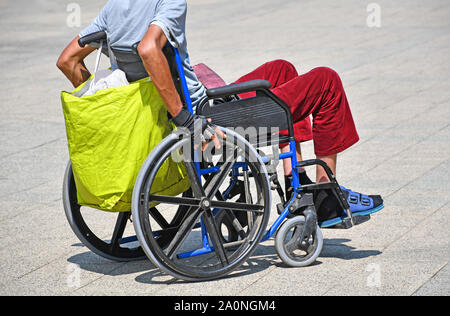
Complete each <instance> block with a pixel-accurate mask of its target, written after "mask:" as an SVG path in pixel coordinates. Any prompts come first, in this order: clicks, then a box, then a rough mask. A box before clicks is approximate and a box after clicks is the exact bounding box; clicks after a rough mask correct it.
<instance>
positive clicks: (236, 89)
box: [206, 80, 272, 98]
mask: <svg viewBox="0 0 450 316" xmlns="http://www.w3.org/2000/svg"><path fill="white" fill-rule="evenodd" d="M271 86H272V85H271V83H270V82H269V81H267V80H252V81H247V82H242V83H236V84H231V85H228V86H224V87H219V88H214V89H209V90H206V94H207V95H208V97H210V98H223V97H227V96H230V95H235V94H241V93H246V92H252V91H256V90H269V89H270V88H271Z"/></svg>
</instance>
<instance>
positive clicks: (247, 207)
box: [211, 201, 264, 214]
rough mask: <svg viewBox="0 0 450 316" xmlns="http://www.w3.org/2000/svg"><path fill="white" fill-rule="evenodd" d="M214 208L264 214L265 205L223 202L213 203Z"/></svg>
mask: <svg viewBox="0 0 450 316" xmlns="http://www.w3.org/2000/svg"><path fill="white" fill-rule="evenodd" d="M211 207H212V208H221V209H228V210H234V211H243V212H254V213H261V214H262V213H264V206H263V205H259V204H256V205H252V204H246V203H239V202H223V201H211Z"/></svg>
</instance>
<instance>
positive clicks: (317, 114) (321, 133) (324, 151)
mask: <svg viewBox="0 0 450 316" xmlns="http://www.w3.org/2000/svg"><path fill="white" fill-rule="evenodd" d="M272 91H273V92H274V93H275V94H276V95H277V96H278V97H280V98H281V99H282V100H283V101H285V102H286V104H288V105H289V107H290V108H291V111H292V114H293V118H294V122H298V121H301V120H303V119H304V118H305V117H308V116H309V115H310V114H312V116H313V139H314V151H315V153H316V156H317V158H318V159H322V160H324V161H325V162H326V163H327V164H329V166H330V168H331V170H332V171H333V173H336V162H337V154H338V153H339V152H342V151H344V150H345V149H347V148H349V147H350V146H352V145H353V144H355V143H356V142H357V141H358V140H359V137H358V134H357V132H356V128H355V124H354V121H353V117H352V114H351V111H350V107H349V104H348V101H347V97H346V95H345V91H344V88H343V86H342V82H341V80H340V78H339V76H338V74H337V73H336V72H335V71H333V70H331V69H329V68H324V67H322V68H316V69H313V70H312V71H310V72H308V73H306V74H304V75H301V76H298V77H296V78H294V79H292V80H291V81H289V82H286V83H285V84H283V85H281V86H278V87H276V88H275V89H272ZM316 180H317V181H318V182H323V181H328V177H327V176H326V174H325V172H324V170H323V169H322V168H321V167H319V168H318V169H317V175H316Z"/></svg>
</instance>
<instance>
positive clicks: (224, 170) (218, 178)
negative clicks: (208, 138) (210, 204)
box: [205, 150, 239, 199]
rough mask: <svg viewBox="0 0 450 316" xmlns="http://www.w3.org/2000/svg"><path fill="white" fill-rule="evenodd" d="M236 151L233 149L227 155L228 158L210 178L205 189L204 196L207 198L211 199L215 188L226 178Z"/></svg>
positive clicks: (215, 190) (217, 188)
mask: <svg viewBox="0 0 450 316" xmlns="http://www.w3.org/2000/svg"><path fill="white" fill-rule="evenodd" d="M237 152H238V151H237V150H235V151H234V153H233V155H229V157H228V159H227V160H226V161H225V162H224V163H223V164H222V166H221V167H220V170H219V172H217V173H216V174H215V175H214V176H213V177H212V178H211V180H210V182H209V184H208V185H207V187H206V189H205V192H206V196H207V197H208V198H209V199H211V198H212V197H213V196H214V195H215V194H216V192H217V190H219V188H220V186H221V185H222V183H223V182H224V181H225V179H226V178H227V175H228V173H229V172H230V171H231V168H233V165H234V160H235V157H237V156H239V155H238V154H236V153H237ZM235 154H236V155H235Z"/></svg>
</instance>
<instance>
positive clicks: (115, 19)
mask: <svg viewBox="0 0 450 316" xmlns="http://www.w3.org/2000/svg"><path fill="white" fill-rule="evenodd" d="M186 13H187V4H186V0H109V1H108V3H107V4H106V5H105V7H104V8H103V9H102V11H101V12H100V14H99V15H98V16H97V18H96V19H95V20H94V21H93V22H92V24H91V25H89V26H88V27H87V28H85V29H84V30H82V31H81V32H80V37H83V36H85V35H88V34H91V33H95V32H100V31H107V32H108V37H109V40H110V44H111V46H112V47H113V48H131V47H132V45H133V44H135V43H137V42H140V41H141V40H142V38H143V37H144V35H145V34H146V33H147V31H148V28H149V26H150V25H151V24H155V25H158V26H159V27H160V28H161V29H162V30H163V32H164V34H165V35H166V37H167V39H168V40H169V42H170V44H172V46H174V47H176V48H178V50H179V52H180V57H181V61H182V63H183V68H184V72H185V76H186V81H187V85H188V88H189V93H190V95H191V99H192V105H193V106H194V107H196V106H197V105H198V103H199V102H200V101H201V100H202V99H203V98H204V97H206V89H205V87H204V86H203V85H202V84H201V83H200V82H199V80H198V78H197V76H196V75H195V73H194V70H193V68H192V66H191V64H190V61H189V54H188V51H187V41H186V32H185V31H186Z"/></svg>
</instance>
